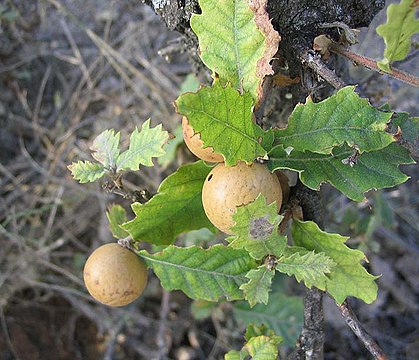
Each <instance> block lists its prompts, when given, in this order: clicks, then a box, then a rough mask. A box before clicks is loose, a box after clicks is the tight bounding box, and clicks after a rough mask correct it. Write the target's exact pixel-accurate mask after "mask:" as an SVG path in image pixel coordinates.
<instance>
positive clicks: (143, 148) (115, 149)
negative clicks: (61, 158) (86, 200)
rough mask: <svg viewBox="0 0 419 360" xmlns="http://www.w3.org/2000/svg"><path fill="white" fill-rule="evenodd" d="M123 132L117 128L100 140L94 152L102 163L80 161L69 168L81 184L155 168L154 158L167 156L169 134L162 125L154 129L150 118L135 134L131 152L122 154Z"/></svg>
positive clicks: (97, 138) (95, 156)
mask: <svg viewBox="0 0 419 360" xmlns="http://www.w3.org/2000/svg"><path fill="white" fill-rule="evenodd" d="M119 137H120V133H119V132H118V133H116V134H115V131H114V130H113V129H110V130H105V131H103V132H102V133H101V134H100V135H98V136H97V137H96V139H95V140H94V141H93V144H92V146H91V147H90V149H91V150H92V156H93V158H94V159H95V160H96V161H98V162H99V164H98V163H92V162H90V161H79V162H77V163H74V162H73V163H72V164H71V165H69V166H68V169H69V170H70V171H71V174H72V175H73V178H74V179H75V180H79V182H80V183H87V182H93V181H96V180H98V179H100V178H101V177H102V176H103V175H105V174H106V173H112V174H116V173H118V172H120V171H123V170H138V169H139V165H140V164H142V165H146V166H152V165H153V162H152V161H151V159H152V158H153V157H159V156H162V155H164V153H165V152H164V150H163V149H162V147H163V145H164V144H165V143H166V142H167V139H168V137H169V136H168V133H167V131H163V130H162V125H161V124H160V125H157V126H156V127H155V128H150V119H149V120H147V121H146V122H145V123H144V124H143V125H142V128H141V131H138V129H137V128H136V129H135V130H134V131H133V133H132V134H131V138H130V144H129V149H128V150H126V151H124V152H123V153H122V154H120V149H119Z"/></svg>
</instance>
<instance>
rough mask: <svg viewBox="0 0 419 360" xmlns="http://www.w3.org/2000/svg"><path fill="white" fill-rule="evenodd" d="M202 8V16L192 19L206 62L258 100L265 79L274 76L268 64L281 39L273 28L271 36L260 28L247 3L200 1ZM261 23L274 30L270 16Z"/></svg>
mask: <svg viewBox="0 0 419 360" xmlns="http://www.w3.org/2000/svg"><path fill="white" fill-rule="evenodd" d="M199 5H200V8H201V10H202V14H200V15H198V14H194V15H193V16H192V18H191V28H192V30H193V31H194V32H195V34H196V35H197V37H198V40H199V48H200V51H201V54H200V56H201V59H202V61H203V63H204V64H205V65H206V66H208V68H210V69H211V70H212V71H213V72H215V73H217V74H218V75H219V76H220V78H221V79H222V80H224V81H229V82H231V84H232V85H233V87H234V88H236V89H240V90H244V91H249V92H250V93H251V95H252V97H253V98H254V99H257V98H258V97H259V96H260V91H261V82H262V80H263V77H264V76H265V75H267V74H272V69H271V67H270V65H269V61H270V60H271V58H272V57H273V55H274V54H275V52H276V50H277V46H278V42H279V36H278V35H277V33H276V32H275V31H273V29H272V31H270V32H269V35H268V36H265V35H264V33H262V31H260V30H259V29H258V26H257V23H256V19H255V18H256V17H255V13H254V12H253V11H252V10H251V8H250V7H249V3H248V2H247V1H243V0H234V1H231V0H221V1H214V0H199ZM253 5H255V4H253ZM255 10H256V9H255ZM259 10H261V11H263V9H259ZM261 21H263V22H264V25H265V26H270V28H272V25H271V24H270V22H269V18H268V16H267V15H266V19H263V20H262V19H261Z"/></svg>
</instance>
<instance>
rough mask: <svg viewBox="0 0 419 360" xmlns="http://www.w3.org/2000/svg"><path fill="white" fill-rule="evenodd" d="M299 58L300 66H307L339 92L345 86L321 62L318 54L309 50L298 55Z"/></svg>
mask: <svg viewBox="0 0 419 360" xmlns="http://www.w3.org/2000/svg"><path fill="white" fill-rule="evenodd" d="M299 58H300V61H301V63H302V64H304V65H307V66H308V67H309V68H310V69H312V70H313V71H314V72H315V73H316V74H317V75H319V76H320V77H321V78H323V79H324V80H325V81H327V82H328V83H329V84H330V85H332V86H333V87H334V88H335V89H337V90H339V89H342V88H343V87H345V86H346V84H345V82H344V81H343V80H342V79H341V78H340V77H339V76H337V75H336V74H335V72H334V71H333V70H332V69H330V68H329V67H328V66H327V65H326V64H325V63H324V62H323V61H322V59H321V56H320V55H319V54H317V53H315V52H313V51H310V50H309V51H306V52H304V53H302V54H300V55H299Z"/></svg>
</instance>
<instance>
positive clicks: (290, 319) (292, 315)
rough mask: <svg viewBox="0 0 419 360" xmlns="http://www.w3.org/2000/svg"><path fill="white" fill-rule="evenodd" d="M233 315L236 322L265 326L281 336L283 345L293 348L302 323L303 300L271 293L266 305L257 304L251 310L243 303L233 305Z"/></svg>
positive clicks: (279, 293)
mask: <svg viewBox="0 0 419 360" xmlns="http://www.w3.org/2000/svg"><path fill="white" fill-rule="evenodd" d="M233 314H234V317H235V318H236V319H237V321H240V322H242V323H244V324H245V325H246V326H247V325H250V324H256V325H262V324H265V325H267V326H268V327H269V328H270V329H272V330H273V331H274V332H275V334H277V335H279V336H281V337H282V338H283V340H284V344H285V345H287V346H290V347H292V346H294V344H295V341H296V340H297V338H298V334H299V333H300V330H301V327H302V323H303V300H302V299H301V298H300V297H297V296H287V295H284V294H283V291H282V290H281V291H278V292H273V293H271V295H270V297H269V302H268V304H267V305H262V304H258V305H256V306H255V307H253V308H251V307H250V306H249V304H248V303H247V302H245V301H240V302H237V303H235V304H234V307H233Z"/></svg>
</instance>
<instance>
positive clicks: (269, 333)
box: [225, 324, 282, 360]
mask: <svg viewBox="0 0 419 360" xmlns="http://www.w3.org/2000/svg"><path fill="white" fill-rule="evenodd" d="M245 339H246V341H247V342H246V344H245V345H244V346H243V348H242V349H241V350H240V351H237V350H232V351H229V352H228V353H227V354H226V355H225V359H245V358H246V357H247V356H248V355H250V356H252V359H263V360H265V359H266V360H268V359H277V358H278V345H279V344H280V343H281V342H282V338H281V337H280V336H277V335H276V334H275V332H274V331H273V330H271V329H269V328H268V327H266V326H265V325H260V326H256V325H254V324H251V325H249V326H248V327H247V329H246V335H245Z"/></svg>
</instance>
